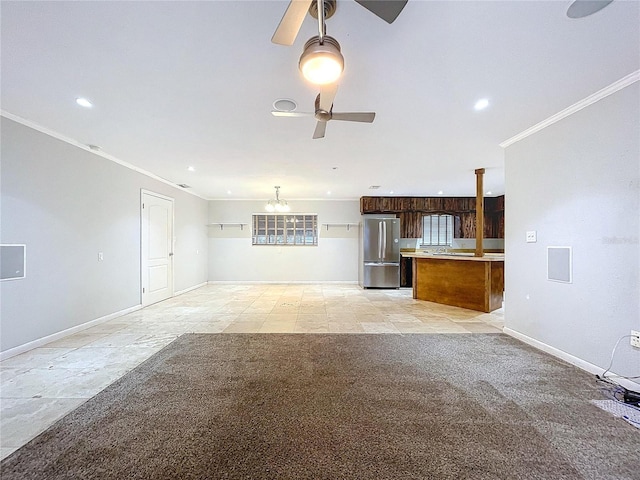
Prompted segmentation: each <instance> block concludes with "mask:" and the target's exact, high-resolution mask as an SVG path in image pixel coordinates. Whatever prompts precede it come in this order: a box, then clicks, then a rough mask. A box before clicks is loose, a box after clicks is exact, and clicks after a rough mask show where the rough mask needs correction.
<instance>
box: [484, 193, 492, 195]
mask: <svg viewBox="0 0 640 480" xmlns="http://www.w3.org/2000/svg"><path fill="white" fill-rule="evenodd" d="M492 194H493V192H487V193H486V194H485V195H492Z"/></svg>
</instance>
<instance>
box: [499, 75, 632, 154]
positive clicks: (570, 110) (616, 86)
mask: <svg viewBox="0 0 640 480" xmlns="http://www.w3.org/2000/svg"><path fill="white" fill-rule="evenodd" d="M638 80H640V70H636V71H635V72H632V73H630V74H629V75H627V76H626V77H623V78H621V79H620V80H618V81H616V82H613V83H612V84H611V85H609V86H608V87H605V88H603V89H602V90H598V91H597V92H596V93H594V94H592V95H589V96H588V97H586V98H584V99H582V100H580V101H579V102H577V103H574V104H573V105H571V106H570V107H567V108H565V109H564V110H562V111H560V112H558V113H556V114H555V115H551V116H550V117H549V118H547V119H546V120H543V121H542V122H540V123H536V124H535V125H534V126H533V127H530V128H527V129H526V130H525V131H523V132H520V133H519V134H517V135H514V136H513V137H511V138H509V139H508V140H505V141H504V142H502V143H501V144H500V146H501V147H502V148H507V147H508V146H509V145H513V144H514V143H516V142H519V141H520V140H522V139H524V138H527V137H528V136H529V135H533V134H534V133H536V132H539V131H540V130H542V129H543V128H547V127H548V126H549V125H553V124H554V123H556V122H559V121H560V120H562V119H563V118H566V117H568V116H569V115H573V114H574V113H576V112H579V111H580V110H582V109H583V108H586V107H588V106H589V105H591V104H593V103H596V102H597V101H599V100H602V99H603V98H606V97H608V96H609V95H611V94H613V93H616V92H617V91H619V90H622V89H623V88H625V87H628V86H629V85H631V84H632V83H635V82H637V81H638Z"/></svg>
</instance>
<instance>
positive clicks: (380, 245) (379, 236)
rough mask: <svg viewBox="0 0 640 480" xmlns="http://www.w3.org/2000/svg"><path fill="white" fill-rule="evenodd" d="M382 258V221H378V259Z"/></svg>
mask: <svg viewBox="0 0 640 480" xmlns="http://www.w3.org/2000/svg"><path fill="white" fill-rule="evenodd" d="M380 260H382V222H378V261H380Z"/></svg>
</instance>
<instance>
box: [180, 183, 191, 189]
mask: <svg viewBox="0 0 640 480" xmlns="http://www.w3.org/2000/svg"><path fill="white" fill-rule="evenodd" d="M178 186H179V187H180V188H191V187H190V186H189V185H187V184H186V183H179V184H178Z"/></svg>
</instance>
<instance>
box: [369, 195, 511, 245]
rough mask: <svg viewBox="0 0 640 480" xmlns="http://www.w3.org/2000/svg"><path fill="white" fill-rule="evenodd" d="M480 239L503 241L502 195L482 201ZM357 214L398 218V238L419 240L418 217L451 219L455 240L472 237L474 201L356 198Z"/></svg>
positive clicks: (432, 198)
mask: <svg viewBox="0 0 640 480" xmlns="http://www.w3.org/2000/svg"><path fill="white" fill-rule="evenodd" d="M484 208H485V214H484V237H485V238H504V195H501V196H499V197H485V199H484ZM360 213H361V214H363V215H364V214H368V213H390V214H395V216H396V217H398V218H400V236H401V237H402V238H422V217H423V216H424V215H429V214H438V213H446V214H450V215H453V216H454V217H455V235H456V238H475V236H476V198H475V197H360Z"/></svg>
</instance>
